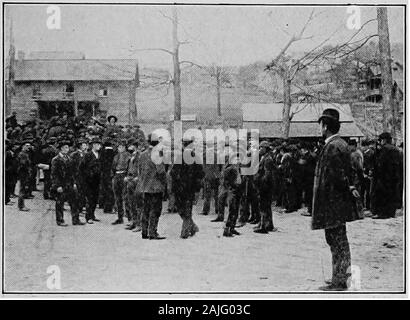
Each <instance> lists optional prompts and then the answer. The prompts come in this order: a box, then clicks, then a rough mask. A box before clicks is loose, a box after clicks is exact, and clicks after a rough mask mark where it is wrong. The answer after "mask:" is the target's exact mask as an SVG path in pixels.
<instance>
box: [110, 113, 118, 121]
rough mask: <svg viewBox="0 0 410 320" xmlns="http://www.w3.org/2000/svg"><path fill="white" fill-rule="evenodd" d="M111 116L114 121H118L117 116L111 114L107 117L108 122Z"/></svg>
mask: <svg viewBox="0 0 410 320" xmlns="http://www.w3.org/2000/svg"><path fill="white" fill-rule="evenodd" d="M111 118H114V120H115V122H117V121H118V118H117V117H116V116H113V115H111V116H108V117H107V120H108V122H110V120H111Z"/></svg>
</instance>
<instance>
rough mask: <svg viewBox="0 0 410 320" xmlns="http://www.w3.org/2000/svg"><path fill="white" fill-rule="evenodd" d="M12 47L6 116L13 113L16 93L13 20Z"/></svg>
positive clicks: (11, 30) (11, 31) (6, 92)
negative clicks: (13, 101)
mask: <svg viewBox="0 0 410 320" xmlns="http://www.w3.org/2000/svg"><path fill="white" fill-rule="evenodd" d="M9 41H10V49H9V80H8V81H7V85H6V90H5V94H6V101H5V102H6V116H8V115H10V114H11V99H12V96H13V93H14V68H15V54H16V53H15V47H14V37H13V21H11V22H10V39H9Z"/></svg>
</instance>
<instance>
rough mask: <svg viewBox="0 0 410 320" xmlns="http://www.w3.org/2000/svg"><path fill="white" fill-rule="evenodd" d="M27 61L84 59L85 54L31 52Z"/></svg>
mask: <svg viewBox="0 0 410 320" xmlns="http://www.w3.org/2000/svg"><path fill="white" fill-rule="evenodd" d="M27 59H28V60H39V59H47V60H56V59H60V60H61V59H85V54H84V53H83V52H79V51H31V52H30V53H29V54H28V57H27Z"/></svg>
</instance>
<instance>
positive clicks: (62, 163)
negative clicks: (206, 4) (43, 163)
mask: <svg viewBox="0 0 410 320" xmlns="http://www.w3.org/2000/svg"><path fill="white" fill-rule="evenodd" d="M74 183H75V181H74V174H73V167H72V162H71V159H70V157H69V156H68V155H67V156H66V157H64V156H62V155H61V154H58V155H57V156H55V157H54V158H53V160H51V188H52V190H54V191H55V190H57V188H58V187H62V188H63V190H64V191H66V190H67V188H72V187H73V185H74Z"/></svg>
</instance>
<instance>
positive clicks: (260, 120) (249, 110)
mask: <svg viewBox="0 0 410 320" xmlns="http://www.w3.org/2000/svg"><path fill="white" fill-rule="evenodd" d="M282 108H283V103H272V104H257V103H245V104H244V105H243V106H242V110H243V128H244V129H249V130H250V129H258V130H259V134H260V136H261V137H264V138H276V137H281V136H282V131H281V127H282ZM327 108H334V109H337V110H338V111H339V114H340V122H341V126H340V135H341V136H342V137H363V133H362V132H361V131H360V129H359V128H358V127H357V125H356V123H355V122H354V119H353V116H352V111H351V109H350V106H349V105H348V104H333V103H294V104H292V107H291V112H295V115H294V116H293V118H292V121H291V124H290V131H289V137H291V138H297V137H320V136H321V132H320V127H319V125H318V123H317V120H318V119H319V117H320V115H321V114H322V112H323V110H324V109H327Z"/></svg>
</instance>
